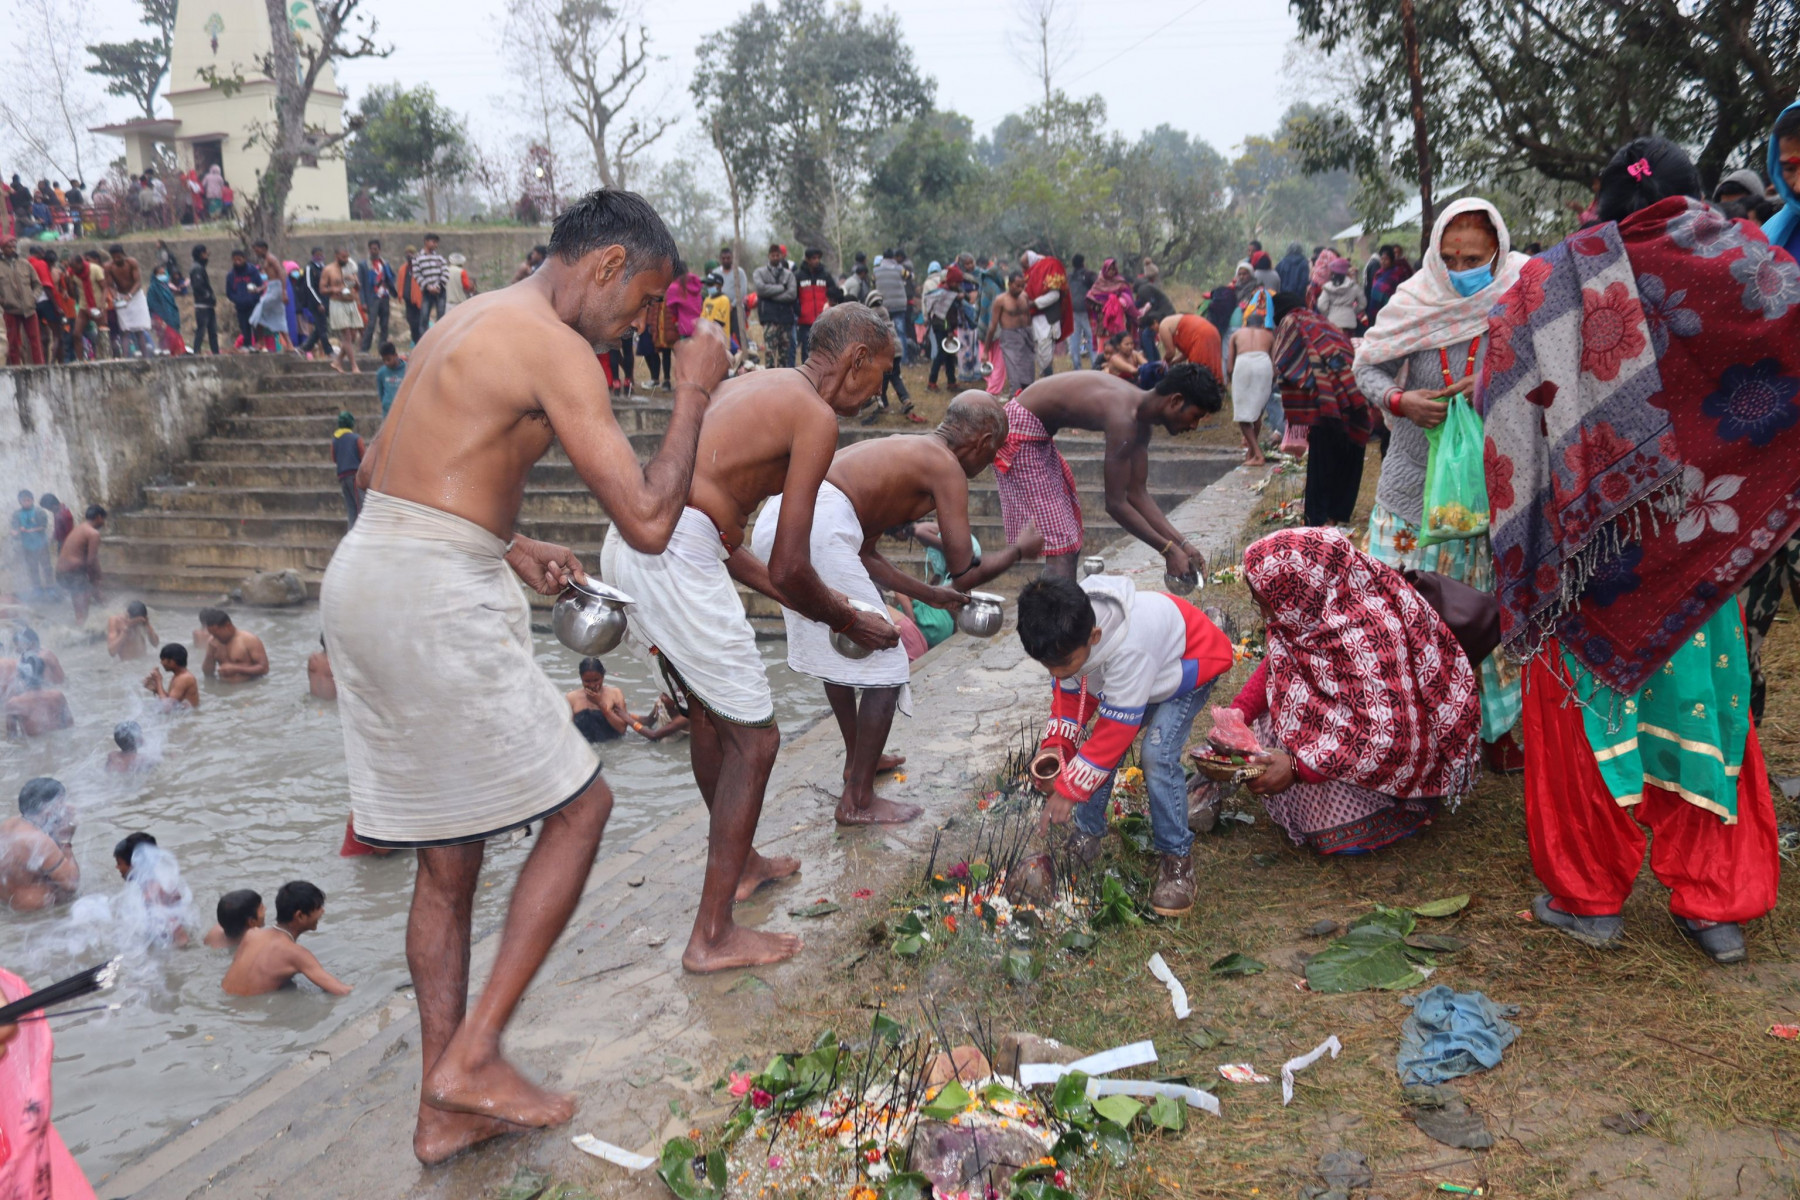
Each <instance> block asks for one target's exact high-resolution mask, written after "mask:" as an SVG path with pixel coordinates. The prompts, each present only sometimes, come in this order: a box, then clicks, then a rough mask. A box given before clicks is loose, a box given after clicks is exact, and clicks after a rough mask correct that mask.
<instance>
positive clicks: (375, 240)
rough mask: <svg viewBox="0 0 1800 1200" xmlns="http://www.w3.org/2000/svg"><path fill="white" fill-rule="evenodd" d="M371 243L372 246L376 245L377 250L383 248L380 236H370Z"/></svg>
mask: <svg viewBox="0 0 1800 1200" xmlns="http://www.w3.org/2000/svg"><path fill="white" fill-rule="evenodd" d="M369 245H371V246H373V247H375V248H376V249H377V250H379V249H381V239H380V238H370V239H369Z"/></svg>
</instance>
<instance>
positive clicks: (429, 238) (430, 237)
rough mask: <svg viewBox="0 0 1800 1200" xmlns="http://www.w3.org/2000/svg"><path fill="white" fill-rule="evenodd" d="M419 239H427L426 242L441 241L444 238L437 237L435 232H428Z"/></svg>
mask: <svg viewBox="0 0 1800 1200" xmlns="http://www.w3.org/2000/svg"><path fill="white" fill-rule="evenodd" d="M420 240H421V241H427V242H441V241H443V240H444V239H443V238H441V237H439V236H438V235H437V234H435V233H428V234H426V235H425V236H424V237H423V238H422V239H420Z"/></svg>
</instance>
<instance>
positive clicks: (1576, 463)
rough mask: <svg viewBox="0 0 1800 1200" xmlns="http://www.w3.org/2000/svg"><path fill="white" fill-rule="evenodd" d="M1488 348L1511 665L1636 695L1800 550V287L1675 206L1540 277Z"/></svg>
mask: <svg viewBox="0 0 1800 1200" xmlns="http://www.w3.org/2000/svg"><path fill="white" fill-rule="evenodd" d="M1490 331H1491V335H1492V341H1491V343H1490V344H1489V347H1488V354H1487V360H1486V363H1485V366H1484V368H1483V375H1482V378H1481V380H1480V383H1479V388H1478V391H1477V400H1476V404H1477V408H1478V409H1480V410H1481V411H1483V413H1484V415H1485V419H1486V425H1487V447H1486V463H1487V483H1488V498H1489V500H1490V501H1491V502H1492V505H1493V525H1492V538H1493V547H1494V575H1495V585H1496V590H1497V591H1498V593H1499V597H1500V628H1501V638H1502V643H1503V645H1504V646H1505V647H1506V648H1507V649H1508V651H1509V652H1511V653H1512V654H1513V655H1514V656H1516V657H1520V658H1523V657H1528V656H1530V655H1531V654H1532V653H1535V652H1536V651H1537V650H1538V649H1539V648H1541V647H1542V645H1543V644H1544V642H1545V641H1546V639H1547V638H1548V637H1550V636H1551V635H1552V634H1554V635H1555V636H1557V637H1558V638H1560V639H1561V641H1562V644H1563V647H1564V649H1565V650H1567V651H1568V652H1569V653H1570V654H1572V655H1574V656H1575V657H1576V658H1577V659H1578V660H1579V661H1580V662H1581V663H1582V664H1583V665H1584V666H1585V667H1586V668H1587V669H1588V670H1589V671H1591V672H1592V673H1593V674H1594V676H1595V677H1596V678H1597V679H1598V680H1599V681H1600V682H1601V683H1603V684H1606V685H1607V686H1608V687H1611V688H1612V689H1614V690H1615V691H1616V692H1620V693H1625V694H1629V693H1632V692H1635V691H1637V689H1638V688H1639V687H1641V686H1642V685H1643V683H1644V682H1645V680H1646V679H1647V678H1648V677H1649V676H1650V675H1651V673H1652V672H1654V671H1656V670H1657V669H1658V668H1660V667H1661V666H1662V665H1663V664H1664V663H1666V662H1668V661H1669V658H1670V656H1671V655H1672V654H1673V653H1674V652H1675V650H1676V649H1677V648H1679V647H1680V646H1681V645H1682V643H1683V642H1684V641H1686V639H1687V638H1688V637H1689V636H1690V635H1692V633H1693V632H1694V630H1695V629H1697V628H1698V627H1699V626H1700V625H1701V624H1703V623H1704V622H1705V621H1706V620H1707V619H1708V618H1709V617H1711V616H1712V614H1713V613H1714V612H1715V611H1716V610H1717V609H1718V608H1719V606H1720V605H1722V604H1723V603H1725V601H1726V600H1728V599H1729V598H1730V597H1731V596H1732V595H1733V594H1735V593H1736V592H1737V591H1738V589H1739V588H1741V587H1742V586H1743V585H1744V583H1745V581H1746V580H1747V579H1748V578H1749V577H1750V575H1751V574H1752V573H1753V572H1754V571H1755V570H1756V568H1757V567H1758V566H1760V565H1761V564H1762V562H1763V561H1764V560H1766V559H1767V558H1768V557H1769V556H1770V555H1771V554H1773V553H1774V551H1775V550H1776V549H1777V548H1778V547H1780V546H1781V545H1782V544H1783V543H1785V542H1786V541H1787V540H1788V538H1789V537H1790V536H1791V535H1792V534H1793V533H1794V531H1795V529H1796V528H1800V428H1797V427H1796V426H1797V425H1800V404H1797V403H1796V400H1797V398H1800V266H1797V265H1796V264H1795V262H1794V260H1793V259H1792V258H1790V257H1789V256H1788V255H1787V254H1786V253H1785V252H1784V251H1780V250H1776V249H1773V248H1771V247H1770V246H1769V244H1768V243H1767V242H1766V241H1764V240H1763V237H1762V234H1761V232H1760V231H1758V230H1757V229H1756V228H1755V227H1754V226H1753V225H1750V224H1748V223H1745V222H1734V221H1730V220H1727V219H1726V218H1725V217H1724V216H1722V215H1721V214H1719V213H1718V212H1717V211H1716V210H1714V209H1712V208H1710V207H1708V206H1707V205H1706V204H1704V203H1702V202H1700V201H1698V200H1692V199H1688V198H1686V197H1680V196H1676V197H1671V198H1669V199H1666V200H1663V201H1661V202H1659V203H1657V204H1655V205H1652V206H1651V207H1649V208H1646V209H1644V210H1642V211H1640V212H1637V213H1634V214H1632V215H1631V216H1630V217H1627V218H1626V219H1625V220H1623V221H1621V222H1618V223H1616V224H1611V223H1609V224H1605V225H1599V226H1595V227H1593V228H1590V229H1586V230H1583V231H1582V232H1581V233H1578V234H1576V235H1575V236H1573V237H1571V238H1570V239H1569V240H1568V241H1566V242H1564V243H1563V244H1562V245H1560V246H1557V247H1555V248H1554V249H1552V250H1550V251H1549V252H1547V253H1545V254H1543V255H1541V256H1539V257H1538V258H1535V259H1532V260H1531V261H1530V262H1529V263H1528V264H1527V265H1526V267H1525V268H1524V269H1523V270H1522V271H1521V272H1520V276H1519V281H1518V284H1517V285H1516V286H1515V287H1513V288H1512V290H1511V291H1509V292H1507V293H1506V295H1505V296H1503V297H1502V298H1501V301H1500V303H1499V304H1498V305H1497V306H1496V307H1495V308H1494V311H1493V314H1492V316H1491V318H1490Z"/></svg>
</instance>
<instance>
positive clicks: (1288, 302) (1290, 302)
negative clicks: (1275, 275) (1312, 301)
mask: <svg viewBox="0 0 1800 1200" xmlns="http://www.w3.org/2000/svg"><path fill="white" fill-rule="evenodd" d="M1273 307H1274V310H1275V311H1274V316H1275V323H1276V324H1277V325H1279V324H1281V323H1282V322H1283V321H1285V320H1287V317H1288V314H1289V313H1291V312H1293V311H1294V310H1295V309H1296V308H1305V307H1306V297H1304V296H1301V295H1297V294H1295V293H1293V292H1276V293H1275V298H1274V304H1273Z"/></svg>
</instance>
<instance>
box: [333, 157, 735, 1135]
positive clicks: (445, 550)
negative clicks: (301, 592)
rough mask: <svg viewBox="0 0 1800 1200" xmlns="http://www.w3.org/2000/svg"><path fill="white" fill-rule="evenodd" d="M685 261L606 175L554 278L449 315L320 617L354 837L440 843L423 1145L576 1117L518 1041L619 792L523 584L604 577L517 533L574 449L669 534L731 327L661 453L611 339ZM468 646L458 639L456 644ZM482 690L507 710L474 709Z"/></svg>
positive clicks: (424, 937) (384, 431) (434, 852)
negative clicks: (485, 932) (542, 650)
mask: <svg viewBox="0 0 1800 1200" xmlns="http://www.w3.org/2000/svg"><path fill="white" fill-rule="evenodd" d="M676 254H677V251H676V248H675V242H674V239H673V238H671V237H670V236H669V232H668V230H667V229H666V228H665V227H664V226H663V223H662V220H661V218H659V217H658V216H657V215H656V213H655V212H654V211H653V210H652V209H651V208H650V206H649V205H648V204H646V203H644V201H643V200H642V199H640V198H639V197H637V196H635V195H632V194H630V193H628V192H616V191H608V190H601V191H597V192H593V193H590V194H589V195H587V196H584V197H582V198H581V199H579V200H576V201H574V202H573V203H572V204H570V205H569V206H568V207H567V208H565V209H564V210H563V212H562V214H561V215H560V216H558V217H557V219H556V224H555V226H554V228H553V230H552V233H551V241H550V257H549V258H547V259H546V260H545V261H544V264H543V265H542V266H541V267H539V268H538V270H537V272H536V273H535V274H533V275H531V276H530V277H529V278H527V279H524V280H522V281H520V282H519V283H516V284H514V285H512V286H511V287H507V288H503V289H501V290H499V291H494V292H488V293H486V294H484V295H480V296H477V297H475V298H473V299H471V300H469V301H467V302H465V303H463V304H459V305H457V306H456V307H455V308H454V309H452V310H451V311H450V313H449V314H448V315H447V316H445V317H444V318H443V319H441V320H440V321H438V323H437V324H436V325H434V326H432V332H431V336H430V338H428V339H427V340H425V341H424V342H422V343H421V344H420V346H419V348H418V349H416V350H414V351H413V354H412V358H411V361H410V363H409V365H408V367H407V380H406V386H405V387H404V388H403V389H402V390H401V392H400V394H399V396H398V397H396V398H395V401H394V407H393V410H392V411H391V412H390V413H389V415H388V418H387V420H386V421H384V422H383V423H382V426H381V432H380V434H379V435H378V436H377V437H376V438H375V441H374V442H373V444H372V445H371V446H370V448H369V453H368V455H367V456H366V457H365V458H364V459H363V465H362V467H361V469H360V471H359V478H358V480H357V483H358V486H360V487H363V488H365V489H367V500H366V503H365V505H364V508H363V511H362V515H361V516H360V517H358V519H357V522H356V526H355V528H354V529H352V530H351V531H350V533H349V534H348V535H347V536H346V537H345V538H344V540H343V541H342V542H341V543H339V545H338V549H337V553H336V554H335V555H334V556H333V558H332V561H331V567H330V569H329V570H327V571H326V573H325V582H324V588H323V593H322V595H321V598H320V613H321V616H322V617H323V618H324V623H325V637H326V641H327V642H328V643H329V644H330V646H331V666H332V674H333V676H334V677H335V678H336V680H337V687H338V704H339V706H340V707H341V709H342V711H343V717H344V719H343V722H342V725H343V730H344V748H345V756H346V759H347V765H348V768H349V784H350V799H351V808H352V815H353V818H354V822H355V830H356V836H357V837H358V838H359V839H361V840H362V841H364V842H366V843H367V844H369V845H373V846H377V847H385V848H391V849H401V848H417V850H418V875H417V879H416V882H415V884H414V892H413V905H412V914H411V917H410V919H409V921H408V923H407V931H406V954H407V962H408V964H409V965H410V966H411V969H412V979H413V984H414V988H415V992H416V994H417V996H418V1003H419V1025H420V1049H421V1051H422V1054H423V1060H424V1061H423V1067H424V1086H423V1088H422V1090H421V1102H420V1106H419V1119H418V1126H417V1128H416V1130H415V1132H414V1134H413V1152H414V1153H415V1154H417V1155H418V1157H419V1159H420V1161H422V1162H426V1163H434V1162H441V1161H442V1160H444V1159H446V1158H449V1157H450V1156H451V1155H453V1154H455V1153H457V1152H458V1151H460V1150H462V1149H464V1148H466V1147H468V1146H471V1145H474V1144H475V1143H477V1142H480V1141H483V1140H485V1139H487V1138H491V1137H495V1136H497V1135H499V1134H502V1133H506V1132H508V1131H514V1132H516V1131H517V1129H518V1127H519V1126H547V1125H558V1124H561V1123H562V1122H564V1121H567V1120H568V1119H569V1118H570V1117H571V1116H572V1115H573V1114H574V1111H575V1101H574V1098H573V1097H571V1096H567V1095H562V1094H559V1093H555V1092H552V1091H550V1090H548V1089H546V1088H543V1087H541V1086H539V1085H537V1084H535V1083H532V1082H530V1081H528V1080H527V1079H526V1078H525V1077H524V1076H523V1075H522V1074H520V1072H519V1071H518V1069H517V1068H515V1067H514V1066H513V1065H512V1064H511V1063H509V1062H507V1061H506V1059H505V1058H504V1057H503V1056H502V1055H501V1051H500V1036H501V1033H502V1032H503V1031H504V1029H505V1027H506V1023H507V1021H508V1020H509V1019H510V1018H511V1016H512V1013H513V1009H514V1008H515V1007H516V1006H517V1005H518V1002H519V998H520V997H521V996H522V995H523V994H524V992H525V988H526V986H527V985H528V984H529V983H530V982H531V977H532V976H533V975H534V974H536V972H537V969H538V967H539V965H540V964H542V963H543V961H544V956H545V955H546V954H547V953H549V950H550V947H551V945H552V943H554V942H555V940H556V938H557V935H558V934H560V933H561V932H562V929H563V926H564V925H565V924H566V923H567V922H568V920H569V915H570V913H572V912H573V911H574V908H575V903H576V901H577V900H579V899H580V897H581V890H582V886H583V885H584V884H585V882H586V881H587V876H588V870H589V868H590V867H591V866H592V865H593V861H594V854H595V851H596V850H597V849H598V848H599V845H600V834H601V830H602V829H603V828H604V827H605V825H606V818H607V815H608V813H610V812H611V809H612V793H611V792H610V791H609V790H608V788H607V786H606V783H605V781H604V780H603V779H601V778H600V774H599V763H598V760H597V759H596V757H595V755H594V752H593V751H592V750H591V749H590V748H589V747H588V745H587V743H586V742H585V741H584V740H583V739H582V737H581V735H580V734H579V733H577V732H576V730H575V727H574V725H573V724H572V723H571V722H570V720H569V709H568V705H567V704H566V703H564V701H563V698H562V694H561V692H560V691H559V690H558V688H557V687H556V685H555V684H553V683H552V682H551V681H550V679H549V678H548V677H547V676H546V675H545V674H544V672H543V670H542V669H541V668H540V667H539V666H538V665H537V661H536V659H535V657H534V656H533V652H532V643H531V613H530V609H529V608H528V607H527V605H526V603H525V598H524V597H523V596H522V595H520V594H519V589H518V583H517V580H519V579H523V580H524V581H525V582H526V584H528V585H529V586H531V587H532V588H534V589H535V590H537V591H538V592H540V593H542V594H544V595H556V594H558V593H559V592H561V591H562V589H563V587H564V584H565V581H566V580H567V579H569V578H571V577H573V578H576V579H580V578H585V576H584V575H583V574H582V571H581V567H580V564H579V563H577V562H576V559H575V555H574V554H573V553H572V552H571V551H570V550H569V549H568V548H566V547H563V546H557V545H552V544H550V543H548V542H540V541H537V540H535V539H533V538H528V537H522V536H516V535H515V532H514V531H515V529H516V528H517V521H518V514H519V505H520V502H521V500H522V499H523V496H524V492H525V480H526V476H527V475H528V474H529V473H530V470H531V465H532V464H533V463H534V462H536V461H537V460H538V459H539V458H541V457H543V455H544V452H545V451H547V450H548V449H549V448H550V445H551V443H552V442H556V443H558V444H560V445H561V447H562V449H563V451H564V452H565V453H566V454H567V455H568V457H569V460H570V462H571V463H573V464H574V467H575V469H576V471H577V472H579V473H580V475H581V478H582V479H583V480H584V481H585V482H586V483H587V485H588V487H589V488H591V489H592V490H593V492H594V494H595V496H596V497H598V498H599V500H600V502H601V503H602V504H603V505H604V506H605V508H606V510H607V512H608V514H609V515H610V517H611V520H612V529H613V534H614V536H616V537H624V538H627V539H629V540H630V541H631V543H632V544H633V545H634V546H636V547H638V548H639V549H641V550H644V551H645V552H648V553H655V552H659V551H660V550H661V549H662V548H663V547H664V546H665V545H667V544H668V540H669V536H670V534H671V532H672V531H673V529H674V527H675V523H676V521H677V519H678V518H679V517H680V516H681V511H682V505H683V504H684V503H686V501H687V494H688V488H689V484H690V483H691V481H692V475H693V463H694V447H695V443H696V440H697V438H698V435H699V432H700V420H701V417H702V415H703V414H704V413H705V411H706V406H707V403H708V401H709V399H710V389H711V388H712V387H714V386H715V385H717V384H718V382H719V380H721V379H722V378H724V375H725V370H726V367H727V364H728V355H727V353H726V349H725V344H724V340H723V338H722V337H721V336H720V335H719V333H718V329H717V327H716V326H714V325H711V324H710V323H709V322H704V321H703V322H700V324H699V327H698V329H697V330H696V333H695V336H694V337H692V338H689V339H686V340H684V341H682V342H681V343H680V344H678V345H677V346H676V347H675V351H674V355H673V359H672V364H671V366H672V374H671V376H670V378H671V379H672V381H673V384H674V411H673V412H672V413H671V414H670V417H669V426H668V429H667V431H666V432H665V433H664V435H663V442H662V447H661V449H659V450H658V451H657V454H656V457H655V458H653V459H652V460H651V461H650V462H649V464H648V465H640V464H639V463H638V459H637V454H636V452H635V451H634V450H633V449H632V445H631V442H630V440H629V439H628V438H626V436H625V434H624V432H623V431H622V430H621V429H620V428H619V425H618V422H617V421H616V420H615V419H614V417H613V413H612V409H611V406H610V405H609V404H608V401H607V387H606V376H605V375H604V374H603V373H602V371H601V369H600V363H599V360H598V359H597V358H596V357H595V351H594V347H596V346H608V345H613V344H615V343H617V342H618V340H619V338H620V337H622V336H624V335H625V334H626V333H628V332H630V331H631V330H632V329H634V328H637V327H639V325H640V324H641V322H642V320H643V315H644V311H645V308H646V306H647V305H648V303H649V302H650V300H651V299H652V298H654V297H658V296H661V295H662V294H663V292H664V291H665V290H667V288H668V286H669V282H670V278H671V274H672V265H673V262H674V259H675V257H676ZM509 539H510V540H509ZM437 589H445V590H437ZM446 594H448V595H455V596H457V597H458V603H457V605H456V606H454V608H453V609H450V608H446V606H444V605H443V604H442V603H440V601H439V600H438V598H437V597H439V596H441V595H446ZM445 638H451V639H454V640H455V641H456V643H457V644H458V646H459V649H458V652H457V653H456V654H453V655H444V654H442V653H440V647H441V646H442V645H443V644H445V643H444V639H445ZM474 695H481V696H483V697H484V702H483V703H481V704H470V703H469V702H468V697H470V696H474ZM531 823H541V826H542V828H541V829H540V831H539V836H538V837H536V838H534V839H533V843H532V850H531V854H530V856H529V857H528V858H527V859H526V861H525V865H524V866H523V867H522V868H521V869H520V872H519V876H518V881H517V883H516V884H515V885H514V888H513V896H512V903H511V905H510V906H509V908H508V910H507V916H506V924H505V928H504V930H503V931H502V934H501V936H500V938H499V947H500V949H499V952H498V954H497V955H496V957H495V959H494V965H493V969H492V971H491V973H490V974H489V976H488V981H487V985H486V986H485V988H484V989H483V991H482V993H481V996H480V999H479V1000H478V1001H477V1003H476V1004H475V1006H474V1007H473V1009H472V1010H471V1009H470V1007H469V1003H468V990H469V937H470V921H471V908H472V905H473V902H474V898H475V890H476V886H477V882H476V881H477V877H478V876H479V874H480V872H481V862H482V854H483V846H484V843H485V841H486V839H488V838H489V837H493V836H496V835H498V834H502V833H506V832H509V831H511V830H512V829H516V828H520V827H523V826H524V825H526V824H531Z"/></svg>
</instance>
